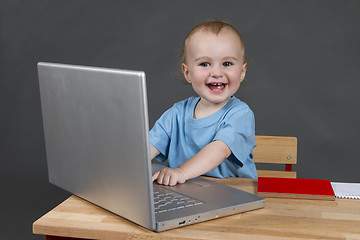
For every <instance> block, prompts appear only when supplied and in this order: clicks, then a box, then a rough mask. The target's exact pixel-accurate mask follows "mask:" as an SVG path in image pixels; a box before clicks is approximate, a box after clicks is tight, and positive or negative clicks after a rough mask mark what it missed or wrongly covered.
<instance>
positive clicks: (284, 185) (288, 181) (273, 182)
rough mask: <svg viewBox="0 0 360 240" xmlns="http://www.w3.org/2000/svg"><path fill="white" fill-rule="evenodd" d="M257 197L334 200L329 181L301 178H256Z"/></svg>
mask: <svg viewBox="0 0 360 240" xmlns="http://www.w3.org/2000/svg"><path fill="white" fill-rule="evenodd" d="M258 195H260V196H263V197H277V198H302V199H320V200H335V194H334V191H333V188H332V186H331V183H330V181H329V180H319V179H301V178H267V177H259V178H258Z"/></svg>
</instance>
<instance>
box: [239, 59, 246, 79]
mask: <svg viewBox="0 0 360 240" xmlns="http://www.w3.org/2000/svg"><path fill="white" fill-rule="evenodd" d="M247 66H248V65H247V62H246V63H244V64H243V66H242V69H241V74H240V78H241V81H243V80H244V78H245V75H246V71H247Z"/></svg>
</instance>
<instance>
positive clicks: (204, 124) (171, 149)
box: [150, 96, 257, 178]
mask: <svg viewBox="0 0 360 240" xmlns="http://www.w3.org/2000/svg"><path fill="white" fill-rule="evenodd" d="M199 100H200V98H199V97H190V98H188V99H185V100H183V101H180V102H178V103H176V104H174V106H173V107H171V108H170V109H169V110H167V111H166V112H165V113H164V114H163V115H162V116H161V117H160V118H159V119H158V120H157V121H156V123H155V124H154V127H153V128H152V129H151V131H150V143H151V144H152V145H153V146H154V147H155V148H156V149H157V150H158V151H159V152H160V154H159V155H158V156H157V157H156V158H155V159H156V160H158V161H160V162H163V161H165V160H166V159H167V160H168V164H169V167H171V168H177V167H179V166H180V165H181V164H182V163H184V162H185V161H187V160H188V159H189V158H191V157H193V156H194V155H195V154H196V153H198V152H199V151H200V150H201V149H202V148H204V147H205V146H206V145H207V144H209V143H211V142H213V141H216V140H221V141H223V142H224V143H225V144H226V145H227V146H228V147H229V149H230V150H231V152H232V154H231V155H230V156H229V158H227V159H225V160H224V161H223V162H222V163H221V164H220V165H219V166H218V167H216V168H215V169H213V170H211V171H210V172H208V173H206V174H205V175H207V176H212V177H218V178H225V177H247V178H256V177H257V174H256V167H255V164H254V162H253V161H252V158H253V152H252V150H253V148H254V147H255V146H256V142H255V119H254V114H253V112H252V111H251V109H250V108H249V106H248V105H247V104H246V103H244V102H242V101H240V100H239V99H237V98H236V97H234V96H233V97H232V98H231V99H230V100H229V102H228V103H227V104H226V105H225V106H224V107H223V108H221V109H220V110H219V111H217V112H216V113H214V114H212V115H210V116H208V117H205V118H200V119H194V118H193V114H194V109H195V106H196V104H197V103H198V102H199Z"/></svg>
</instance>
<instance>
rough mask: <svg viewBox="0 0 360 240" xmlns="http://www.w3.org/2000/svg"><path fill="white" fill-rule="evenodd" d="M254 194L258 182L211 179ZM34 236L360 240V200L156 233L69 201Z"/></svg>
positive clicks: (279, 203)
mask: <svg viewBox="0 0 360 240" xmlns="http://www.w3.org/2000/svg"><path fill="white" fill-rule="evenodd" d="M212 180H215V181H217V182H221V183H223V184H226V185H229V186H233V187H236V188H239V189H242V190H245V191H248V192H251V193H256V184H257V182H256V179H241V178H228V179H212ZM33 232H34V233H35V234H42V235H47V239H49V240H50V239H54V240H55V239H56V240H57V239H64V240H65V239H66V240H68V239H69V238H62V237H55V236H65V237H72V238H87V239H104V240H105V239H216V240H219V239H231V240H232V239H256V240H258V239H360V200H350V199H336V200H335V201H322V200H300V199H280V198H268V200H267V206H266V207H265V208H263V209H258V210H254V211H251V212H246V213H242V214H237V215H233V216H229V217H225V218H221V219H216V220H212V221H208V222H203V223H199V224H194V225H190V226H186V227H182V228H178V229H173V230H169V231H165V232H161V233H155V232H152V231H150V230H147V229H145V228H143V227H140V226H138V225H136V224H134V223H132V222H129V221H127V220H125V219H123V218H121V217H119V216H117V215H115V214H112V213H110V212H108V211H106V210H104V209H101V208H99V207H97V206H95V205H93V204H91V203H89V202H87V201H84V200H83V199H80V198H78V197H76V196H71V197H70V198H68V199H67V200H65V201H64V202H63V203H61V204H60V205H58V206H57V207H56V208H54V209H53V210H51V211H50V212H48V213H47V214H46V215H44V216H43V217H41V218H40V219H38V220H37V221H36V222H34V224H33Z"/></svg>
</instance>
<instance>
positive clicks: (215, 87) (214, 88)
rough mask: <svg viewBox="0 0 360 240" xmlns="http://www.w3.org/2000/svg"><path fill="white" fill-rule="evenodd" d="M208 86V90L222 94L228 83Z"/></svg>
mask: <svg viewBox="0 0 360 240" xmlns="http://www.w3.org/2000/svg"><path fill="white" fill-rule="evenodd" d="M206 85H207V86H208V88H210V90H211V91H212V92H215V93H221V92H223V91H224V89H225V87H226V85H227V83H209V84H206Z"/></svg>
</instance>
